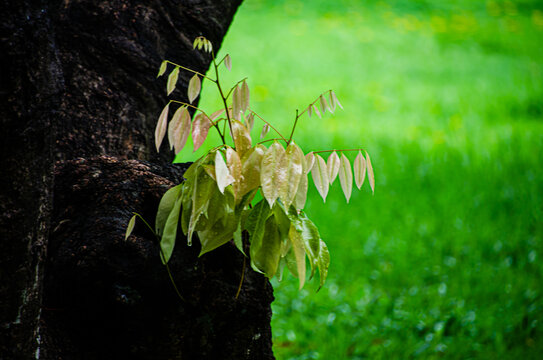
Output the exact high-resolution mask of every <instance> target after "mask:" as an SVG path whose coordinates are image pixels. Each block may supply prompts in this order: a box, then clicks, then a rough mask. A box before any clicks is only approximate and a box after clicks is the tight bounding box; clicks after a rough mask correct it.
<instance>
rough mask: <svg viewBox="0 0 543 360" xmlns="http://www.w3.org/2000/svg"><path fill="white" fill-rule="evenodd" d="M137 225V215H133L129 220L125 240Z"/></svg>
mask: <svg viewBox="0 0 543 360" xmlns="http://www.w3.org/2000/svg"><path fill="white" fill-rule="evenodd" d="M135 225H136V215H134V216H132V217H131V218H130V221H129V222H128V226H127V227H126V233H125V235H124V239H125V240H127V239H128V237H129V236H130V234H132V231H133V230H134V226H135Z"/></svg>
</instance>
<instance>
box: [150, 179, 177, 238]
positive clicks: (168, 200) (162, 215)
mask: <svg viewBox="0 0 543 360" xmlns="http://www.w3.org/2000/svg"><path fill="white" fill-rule="evenodd" d="M181 190H182V184H179V185H177V186H174V187H172V188H170V189H169V190H168V191H166V192H165V193H164V195H162V198H161V199H160V203H159V204H158V211H157V213H156V219H155V232H156V233H157V235H158V236H162V233H163V230H164V227H165V226H166V221H167V220H168V217H169V216H170V213H171V212H172V210H173V208H174V206H175V202H176V201H177V199H178V198H179V197H180V195H181Z"/></svg>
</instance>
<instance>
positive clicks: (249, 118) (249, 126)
mask: <svg viewBox="0 0 543 360" xmlns="http://www.w3.org/2000/svg"><path fill="white" fill-rule="evenodd" d="M245 121H246V124H247V129H248V130H249V131H251V130H253V126H254V124H255V115H254V114H253V113H252V112H251V113H249V115H247V117H246V118H245Z"/></svg>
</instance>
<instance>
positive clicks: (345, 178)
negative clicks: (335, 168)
mask: <svg viewBox="0 0 543 360" xmlns="http://www.w3.org/2000/svg"><path fill="white" fill-rule="evenodd" d="M339 182H340V183H341V189H342V190H343V194H345V198H346V199H347V203H349V199H350V198H351V193H352V191H353V173H352V170H351V164H350V163H349V159H347V157H346V156H345V154H341V160H340V166H339Z"/></svg>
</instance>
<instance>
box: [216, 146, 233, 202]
mask: <svg viewBox="0 0 543 360" xmlns="http://www.w3.org/2000/svg"><path fill="white" fill-rule="evenodd" d="M215 179H217V186H218V187H219V190H220V192H221V193H223V194H224V188H225V187H227V186H228V185H230V184H232V183H233V182H234V178H233V177H232V175H231V174H230V170H228V167H227V166H226V163H225V162H224V159H223V157H222V154H221V152H220V151H218V150H217V151H216V152H215Z"/></svg>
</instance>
